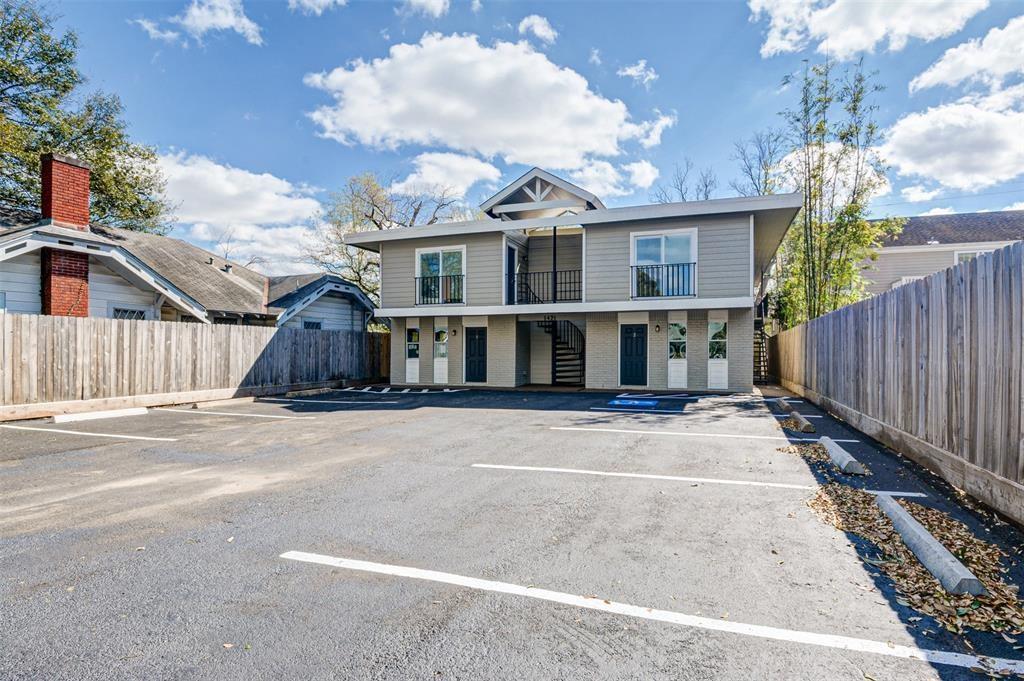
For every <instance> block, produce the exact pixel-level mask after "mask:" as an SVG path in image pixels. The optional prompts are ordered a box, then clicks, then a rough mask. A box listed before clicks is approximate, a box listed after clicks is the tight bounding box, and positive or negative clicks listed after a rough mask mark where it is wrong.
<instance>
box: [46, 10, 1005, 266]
mask: <svg viewBox="0 0 1024 681" xmlns="http://www.w3.org/2000/svg"><path fill="white" fill-rule="evenodd" d="M55 9H56V11H57V12H59V13H60V14H61V25H62V26H66V27H68V28H73V29H74V30H75V31H77V32H78V34H79V37H80V41H81V53H80V66H81V68H82V70H83V71H84V73H85V74H86V75H87V76H88V78H89V81H90V83H89V86H90V87H94V88H100V89H103V90H107V91H110V92H114V93H117V94H118V95H120V96H121V98H122V99H123V101H124V103H125V105H126V109H127V113H126V116H127V118H128V120H129V121H130V123H131V129H132V134H133V135H134V137H135V138H136V139H138V140H139V141H142V142H145V143H148V144H152V145H154V146H156V147H157V149H158V150H159V152H160V153H161V155H162V163H163V165H164V168H165V171H166V172H167V174H168V176H169V178H170V194H171V198H172V199H173V200H174V201H175V202H176V203H177V204H178V210H177V211H176V213H177V215H178V217H179V219H180V224H179V225H178V226H177V227H176V229H175V232H174V234H175V235H176V236H180V237H183V238H188V239H191V240H193V241H196V242H198V243H200V244H203V245H207V246H209V245H210V244H211V243H213V242H215V241H218V240H219V241H222V242H223V241H230V243H231V246H232V248H233V250H232V253H231V255H232V256H233V257H236V258H239V259H242V260H244V259H246V258H248V257H249V256H252V255H265V256H270V257H271V260H272V263H271V264H270V265H269V268H270V269H272V270H273V271H279V272H283V271H295V270H302V269H309V266H308V265H304V264H302V263H301V262H299V261H300V260H301V253H302V242H303V240H304V239H307V238H308V237H309V233H310V225H311V219H312V216H313V215H315V213H316V210H317V208H318V207H319V206H320V205H321V203H322V202H323V201H324V200H325V199H326V197H327V192H329V191H330V190H331V189H333V188H337V187H339V186H341V185H342V184H343V183H344V181H345V180H346V178H348V177H349V176H351V175H354V174H358V173H361V172H365V171H373V172H377V173H379V174H381V175H382V176H383V177H385V178H388V179H389V181H393V182H394V183H395V184H396V186H397V187H398V188H399V189H401V188H403V187H408V188H415V187H417V186H422V185H424V184H430V183H434V182H438V181H444V182H445V183H446V184H450V185H453V186H454V187H455V188H457V189H459V190H460V191H463V192H464V195H465V200H466V201H467V203H468V204H470V205H475V204H477V203H479V202H480V201H481V200H482V199H484V198H486V197H487V196H489V195H490V194H491V193H493V191H494V190H495V189H497V188H499V187H500V186H502V185H503V184H504V183H506V182H508V181H511V180H512V179H514V178H515V177H517V176H518V175H519V174H521V173H522V172H523V171H524V170H526V169H527V168H529V167H530V166H532V165H540V166H542V167H545V168H547V169H548V170H551V171H552V172H555V173H556V174H559V175H562V176H565V177H568V178H570V179H573V180H575V181H577V182H578V183H580V184H582V185H583V186H585V187H587V188H588V189H590V190H592V191H594V192H595V193H597V194H598V195H600V196H602V198H603V199H604V200H605V203H607V204H609V205H626V204H634V203H645V202H647V201H648V199H649V196H650V193H651V188H652V185H656V184H657V182H658V181H665V180H667V179H668V176H670V175H671V173H672V169H673V166H674V164H675V163H677V162H679V161H680V160H681V159H682V158H683V157H684V156H685V157H689V158H691V159H692V160H693V162H694V164H695V165H696V167H698V168H704V167H708V166H710V167H712V168H713V169H714V171H715V172H716V174H717V176H718V178H719V187H718V190H717V192H716V196H729V195H732V194H734V192H733V191H732V190H731V189H730V188H729V186H728V182H729V180H730V179H734V178H737V170H736V164H735V162H734V161H733V160H731V158H730V156H731V154H732V146H733V142H734V141H735V140H738V139H741V138H744V137H748V136H749V135H751V134H752V133H753V132H755V131H756V130H759V129H764V128H766V127H769V126H778V125H780V123H781V121H780V119H779V117H778V112H779V111H780V110H782V109H784V108H786V107H789V106H791V105H792V104H793V103H794V98H795V96H796V93H795V92H794V90H793V88H788V89H787V88H782V87H780V84H781V81H782V79H783V77H784V76H785V75H786V74H789V73H793V72H795V71H797V70H798V69H800V68H801V66H802V64H803V60H805V59H812V60H814V59H819V58H820V57H821V52H822V51H823V50H825V49H827V50H829V52H830V53H831V54H833V55H835V56H837V57H839V58H840V59H842V60H847V61H849V60H852V59H856V58H858V57H860V56H863V57H864V58H865V61H866V64H867V66H868V68H869V69H872V70H878V72H879V80H880V82H881V83H882V84H883V85H885V87H886V90H885V91H884V92H883V93H882V94H881V96H880V97H879V99H878V103H879V105H880V109H879V111H878V113H877V120H878V123H879V124H880V125H881V127H882V128H883V129H884V130H885V131H886V134H887V137H886V141H885V143H884V145H883V146H882V151H883V153H884V155H885V158H886V160H887V161H888V162H889V163H890V164H891V165H892V166H893V170H892V172H891V173H890V176H889V177H890V181H891V184H892V186H891V189H890V191H889V192H888V193H887V194H885V195H883V196H880V197H878V198H877V199H876V200H875V202H874V205H873V212H874V214H875V215H885V214H891V215H917V214H922V213H925V212H929V211H933V212H934V211H956V212H965V211H972V210H998V209H1003V208H1006V207H1010V206H1015V205H1018V204H1020V205H1021V206H1022V207H1024V47H1022V46H1024V3H1021V2H998V1H989V0H958V1H955V2H954V1H950V0H918V1H917V2H914V3H900V2H889V3H881V2H863V1H861V0H785V1H780V0H750V2H706V3H702V2H669V3H661V2H612V1H604V2H594V3H585V2H546V3H534V2H494V1H493V0H478V1H476V2H472V1H471V0H467V1H465V2H462V1H459V0H451V1H450V2H449V1H448V0H395V1H389V2H385V1H381V2H357V1H355V0H351V1H350V2H348V3H344V2H338V1H337V0H291V1H290V2H288V1H286V0H280V1H279V2H278V1H275V2H269V1H265V2H254V1H252V0H173V1H170V2H102V3H95V2H64V3H59V4H57V5H55ZM1018 17H1020V18H1019V19H1018ZM225 235H227V236H225Z"/></svg>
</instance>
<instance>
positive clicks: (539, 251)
mask: <svg viewBox="0 0 1024 681" xmlns="http://www.w3.org/2000/svg"><path fill="white" fill-rule="evenodd" d="M529 245H530V249H529V256H528V257H529V265H528V267H529V271H530V272H550V271H551V237H550V236H531V237H530V241H529ZM558 269H559V270H560V271H561V270H581V269H583V235H582V234H567V235H565V236H559V237H558Z"/></svg>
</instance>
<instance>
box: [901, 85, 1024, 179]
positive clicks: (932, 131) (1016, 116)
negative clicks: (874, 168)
mask: <svg viewBox="0 0 1024 681" xmlns="http://www.w3.org/2000/svg"><path fill="white" fill-rule="evenodd" d="M1022 102H1024V85H1019V86H1015V87H1012V88H1007V89H1006V90H1003V91H1000V92H998V93H996V94H993V95H990V96H987V97H978V96H968V97H964V98H962V99H959V100H957V101H956V102H953V103H950V104H940V105H938V106H934V107H930V108H928V109H926V110H925V111H922V112H916V113H911V114H908V115H906V116H904V117H903V118H901V119H899V120H898V121H896V123H895V124H894V125H893V126H892V127H891V128H890V129H889V130H888V132H887V135H886V141H885V143H884V144H883V145H882V147H881V153H882V156H883V158H885V160H886V161H887V162H889V163H891V164H892V165H894V166H895V167H896V169H897V170H898V171H899V173H900V174H901V175H905V176H917V177H922V178H926V179H930V180H934V181H935V182H938V183H939V184H941V185H943V186H944V187H952V188H954V189H961V190H969V191H973V190H978V189H983V188H985V187H991V186H992V185H995V184H999V183H1000V182H1006V181H1008V180H1012V179H1014V178H1016V177H1019V176H1020V175H1022V174H1024V144H1022V143H1021V130H1024V111H1022V110H1021V104H1022Z"/></svg>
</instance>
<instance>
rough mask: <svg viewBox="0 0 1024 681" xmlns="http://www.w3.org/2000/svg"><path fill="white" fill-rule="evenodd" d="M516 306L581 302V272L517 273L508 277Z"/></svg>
mask: <svg viewBox="0 0 1024 681" xmlns="http://www.w3.org/2000/svg"><path fill="white" fill-rule="evenodd" d="M508 286H509V290H510V291H515V298H514V300H513V302H514V303H515V304H516V305H536V304H539V303H573V302H579V301H581V300H583V270H560V271H558V272H518V273H516V274H510V275H509V276H508Z"/></svg>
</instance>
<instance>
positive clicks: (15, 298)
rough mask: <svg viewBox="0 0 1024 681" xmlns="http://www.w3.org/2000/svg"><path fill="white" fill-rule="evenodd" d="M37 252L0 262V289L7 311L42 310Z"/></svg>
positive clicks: (37, 312) (31, 312)
mask: <svg viewBox="0 0 1024 681" xmlns="http://www.w3.org/2000/svg"><path fill="white" fill-rule="evenodd" d="M39 262H40V261H39V252H38V251H36V252H35V253H27V254H25V255H21V256H18V257H17V258H11V259H10V260H5V261H3V262H0V291H2V292H3V293H4V296H3V297H4V298H5V299H6V301H7V303H6V310H7V312H14V313H17V314H39V313H40V312H42V310H43V299H42V280H41V279H40V273H39V266H40V265H39Z"/></svg>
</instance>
